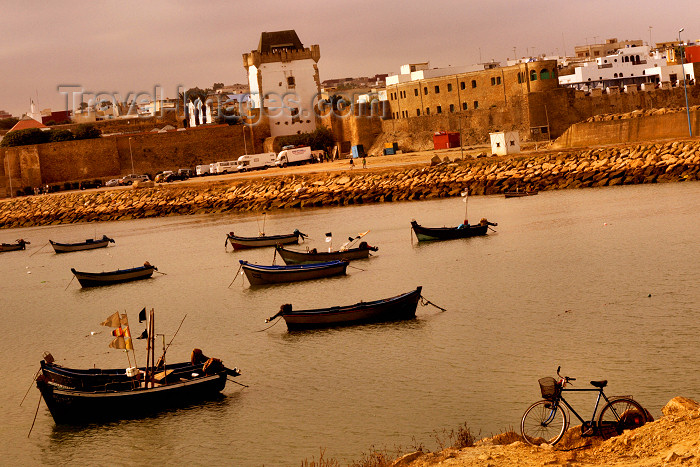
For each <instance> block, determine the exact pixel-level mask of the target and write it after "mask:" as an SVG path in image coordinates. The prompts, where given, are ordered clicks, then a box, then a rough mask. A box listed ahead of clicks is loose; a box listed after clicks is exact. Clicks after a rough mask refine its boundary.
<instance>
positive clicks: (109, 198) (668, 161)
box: [0, 140, 700, 228]
mask: <svg viewBox="0 0 700 467" xmlns="http://www.w3.org/2000/svg"><path fill="white" fill-rule="evenodd" d="M698 179H700V141H692V140H691V141H679V142H669V143H655V144H638V145H624V146H609V147H601V148H596V149H588V150H583V151H567V152H536V153H529V154H524V155H518V156H514V157H506V158H501V157H498V158H493V157H492V158H479V159H468V160H466V161H449V160H441V159H439V158H437V157H436V158H434V164H433V165H431V166H430V167H415V166H414V167H395V168H390V169H386V168H384V169H376V170H350V171H343V172H336V173H306V174H297V175H290V174H286V175H285V174H280V175H276V176H274V175H273V176H267V177H260V178H254V179H236V180H233V181H231V182H228V183H224V182H218V183H216V184H209V183H206V182H202V183H199V184H179V185H158V186H154V187H139V188H137V189H128V190H114V191H96V192H73V193H64V194H52V195H39V196H30V197H22V198H15V199H10V200H5V201H4V202H2V203H0V227H1V228H12V227H26V226H34V225H50V224H63V223H74V222H91V221H113V220H120V219H134V218H145V217H159V216H167V215H181V214H201V213H220V212H226V211H263V210H274V209H287V208H305V207H313V206H334V205H349V204H363V203H376V202H390V201H404V200H419V199H430V198H441V197H449V196H457V195H459V193H460V192H462V191H463V190H464V189H465V188H466V189H468V190H469V193H470V194H472V195H482V194H487V195H489V194H498V193H503V192H505V191H512V190H515V189H528V190H550V189H564V188H582V187H599V186H612V185H623V184H639V183H658V182H676V181H685V180H698Z"/></svg>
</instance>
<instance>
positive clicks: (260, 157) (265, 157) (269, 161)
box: [238, 152, 277, 172]
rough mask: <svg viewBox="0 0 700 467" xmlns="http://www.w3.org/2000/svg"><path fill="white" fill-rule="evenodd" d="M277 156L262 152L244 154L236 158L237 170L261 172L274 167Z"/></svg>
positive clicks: (272, 153)
mask: <svg viewBox="0 0 700 467" xmlns="http://www.w3.org/2000/svg"><path fill="white" fill-rule="evenodd" d="M275 159H277V154H275V153H274V152H264V153H262V154H246V155H245V156H241V157H239V158H238V170H240V171H241V172H245V171H246V170H258V169H260V170H263V169H267V168H268V167H274V166H275Z"/></svg>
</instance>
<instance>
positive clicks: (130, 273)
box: [71, 262, 158, 287]
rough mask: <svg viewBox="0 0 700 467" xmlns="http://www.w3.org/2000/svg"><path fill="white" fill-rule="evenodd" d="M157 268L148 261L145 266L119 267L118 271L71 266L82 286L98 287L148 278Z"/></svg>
mask: <svg viewBox="0 0 700 467" xmlns="http://www.w3.org/2000/svg"><path fill="white" fill-rule="evenodd" d="M157 270H158V268H157V267H155V266H151V265H150V264H149V263H148V262H146V263H144V265H143V266H138V267H135V268H130V269H117V270H116V271H108V272H84V271H76V270H75V269H74V268H71V272H72V273H73V275H75V278H76V279H78V282H80V285H81V286H82V287H96V286H100V285H111V284H119V283H121V282H131V281H138V280H142V279H148V278H149V277H151V276H152V275H153V271H157Z"/></svg>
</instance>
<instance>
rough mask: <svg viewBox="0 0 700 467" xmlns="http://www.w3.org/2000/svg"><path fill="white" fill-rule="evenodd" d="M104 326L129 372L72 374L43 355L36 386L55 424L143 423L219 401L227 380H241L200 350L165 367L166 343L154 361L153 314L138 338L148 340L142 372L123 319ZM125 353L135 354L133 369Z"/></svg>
mask: <svg viewBox="0 0 700 467" xmlns="http://www.w3.org/2000/svg"><path fill="white" fill-rule="evenodd" d="M144 311H145V309H144ZM144 314H145V313H144ZM183 321H184V319H183ZM102 324H103V325H104V326H109V327H113V328H114V330H113V331H112V335H113V336H115V338H114V339H113V340H112V341H111V342H110V344H109V346H110V347H111V348H115V349H121V350H126V351H127V352H126V355H127V358H128V361H129V367H128V368H126V369H125V370H123V371H122V370H118V369H108V370H101V369H91V370H76V369H72V368H65V367H61V366H59V365H56V364H55V363H54V362H53V361H52V360H53V358H52V357H51V356H50V354H48V355H47V354H45V356H44V362H42V369H41V372H40V374H39V375H38V376H37V378H36V385H37V388H38V389H39V391H40V392H41V395H42V397H43V399H44V401H45V402H46V405H47V406H48V408H49V412H50V413H51V416H52V417H53V419H54V421H55V422H56V423H57V424H83V423H90V422H100V421H109V420H120V419H126V418H141V417H144V416H146V415H150V414H153V413H156V412H159V411H162V410H167V409H170V408H176V407H181V406H185V405H190V404H193V403H197V402H201V401H204V400H207V399H210V398H213V397H216V396H218V395H219V394H220V393H221V391H222V390H223V389H224V387H225V386H226V381H227V378H228V377H232V376H238V375H240V372H239V371H238V369H236V368H233V369H230V368H227V367H226V366H225V365H224V364H223V363H222V362H221V360H219V359H216V358H209V357H206V356H204V355H203V354H202V352H201V350H199V349H195V350H194V351H193V352H192V356H191V359H190V362H184V363H176V364H173V365H168V364H166V358H165V357H166V352H167V349H168V347H169V346H170V344H168V347H166V346H165V337H163V353H162V355H161V357H160V358H159V359H158V361H156V360H155V336H156V334H155V327H154V325H155V320H154V312H153V310H151V311H150V317H149V319H148V323H147V326H148V328H147V329H146V331H145V332H144V333H142V335H143V334H146V335H147V349H146V366H145V367H138V366H136V365H135V363H136V354H135V353H134V347H133V344H132V339H131V335H130V331H129V325H128V318H127V316H126V314H122V315H120V314H119V313H114V314H113V315H111V316H109V317H108V318H107V320H106V321H105V322H103V323H102ZM180 324H181V325H182V323H180ZM178 331H179V328H178ZM175 335H177V331H176V332H175ZM175 335H173V339H174V337H175ZM170 343H172V340H171V341H170ZM129 350H131V352H132V354H133V359H134V365H133V366H132V364H131V358H130V357H129ZM238 384H240V383H238Z"/></svg>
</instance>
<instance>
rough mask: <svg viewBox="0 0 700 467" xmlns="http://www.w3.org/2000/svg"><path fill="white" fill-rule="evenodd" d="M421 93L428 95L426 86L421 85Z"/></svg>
mask: <svg viewBox="0 0 700 467" xmlns="http://www.w3.org/2000/svg"><path fill="white" fill-rule="evenodd" d="M423 94H425V95H426V96H427V95H428V86H425V87H423Z"/></svg>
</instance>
